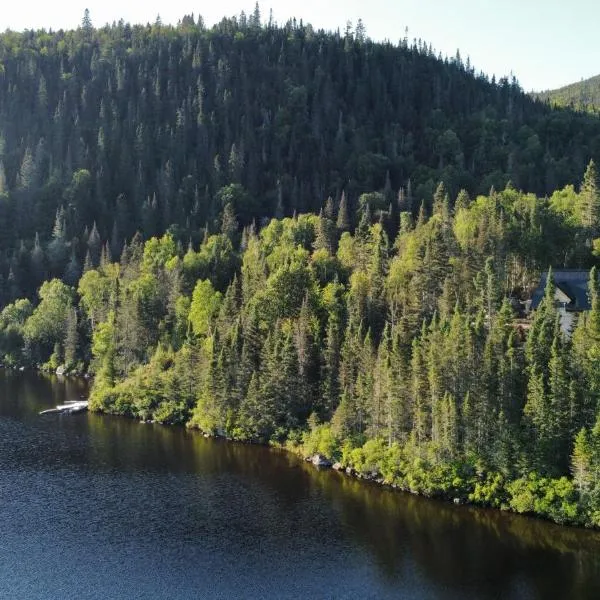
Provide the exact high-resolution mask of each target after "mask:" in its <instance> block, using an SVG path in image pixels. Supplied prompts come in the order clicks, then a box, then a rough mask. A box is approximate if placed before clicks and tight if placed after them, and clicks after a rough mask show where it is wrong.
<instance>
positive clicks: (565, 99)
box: [535, 75, 600, 112]
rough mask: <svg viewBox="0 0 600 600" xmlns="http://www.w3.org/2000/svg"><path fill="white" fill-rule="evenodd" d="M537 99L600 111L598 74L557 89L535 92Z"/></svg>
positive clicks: (579, 108)
mask: <svg viewBox="0 0 600 600" xmlns="http://www.w3.org/2000/svg"><path fill="white" fill-rule="evenodd" d="M535 97H537V98H538V99H539V100H542V101H543V102H546V101H548V102H549V103H550V104H553V105H556V106H568V107H572V108H575V109H577V110H584V111H589V112H600V75H596V76H595V77H591V78H590V79H586V80H585V81H579V82H577V83H572V84H571V85H566V86H565V87H562V88H559V89H557V90H549V91H546V92H540V93H538V94H535Z"/></svg>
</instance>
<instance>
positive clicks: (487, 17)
mask: <svg viewBox="0 0 600 600" xmlns="http://www.w3.org/2000/svg"><path fill="white" fill-rule="evenodd" d="M2 4H3V6H2V7H1V8H0V31H4V30H5V29H12V30H17V31H19V30H23V29H40V28H45V29H54V30H56V29H61V28H62V29H70V28H74V27H77V26H78V25H79V23H80V22H81V18H82V16H83V12H84V9H85V8H88V9H89V10H90V15H91V18H92V22H93V24H94V25H95V26H97V27H98V26H101V25H104V24H105V23H112V22H113V21H118V20H119V19H121V18H122V19H123V20H124V21H126V22H130V23H147V22H154V21H155V19H156V16H157V15H160V17H161V20H162V22H163V23H177V21H178V20H179V19H180V18H181V17H182V16H183V15H186V14H192V13H193V14H194V15H195V16H196V17H197V16H198V14H201V15H202V17H203V18H204V20H205V22H206V23H207V24H209V25H212V24H213V23H215V22H217V21H219V20H220V19H221V18H222V17H223V16H233V15H239V13H240V12H241V11H242V10H244V11H245V12H246V13H251V12H252V11H253V9H254V0H219V1H217V2H215V1H214V0H213V1H210V2H207V1H206V0H204V1H203V0H196V1H195V2H194V1H190V0H144V1H143V2H140V1H138V0H129V2H124V1H123V0H82V1H80V0H58V1H57V2H50V1H49V0H44V1H40V0H29V1H24V0H22V1H20V2H18V1H14V0H4V1H3V2H2ZM260 8H261V13H262V16H263V19H265V20H266V19H267V18H268V16H269V11H270V10H272V11H273V17H274V19H275V21H277V22H278V23H284V22H285V21H287V19H288V18H290V17H296V18H297V19H298V20H299V19H303V20H304V22H305V23H312V25H313V26H314V27H315V28H324V29H333V30H335V29H338V28H339V29H341V30H343V29H344V28H345V26H346V22H347V21H352V22H353V23H354V24H355V23H356V21H357V20H358V19H359V18H361V19H362V20H363V22H364V24H365V25H366V28H367V35H368V36H369V37H370V38H372V39H373V40H376V41H378V40H384V39H388V40H390V41H392V42H394V43H395V42H397V41H398V40H399V39H401V38H403V37H404V34H405V31H406V29H407V28H408V38H409V40H413V39H419V38H421V39H422V40H425V41H427V42H428V43H431V44H432V46H433V47H434V49H435V50H436V52H438V51H439V52H441V53H442V55H448V56H454V55H455V54H456V50H457V49H459V50H460V53H461V56H462V58H463V60H465V59H466V58H467V56H468V57H469V58H470V60H471V64H472V65H473V66H474V67H475V68H476V69H477V71H483V72H485V73H487V74H488V75H490V76H491V75H496V77H497V78H498V77H502V76H504V75H508V76H510V75H511V74H514V76H515V77H516V78H517V80H518V81H519V83H520V84H521V86H522V87H523V88H524V89H525V90H526V91H531V90H536V91H541V90H546V89H554V88H557V87H560V86H563V85H566V84H569V83H573V82H576V81H580V80H581V79H587V78H588V77H592V76H594V75H598V74H600V35H599V32H600V28H599V26H598V23H600V0H567V1H565V0H302V1H301V2H297V1H296V2H293V1H291V0H262V1H261V2H260Z"/></svg>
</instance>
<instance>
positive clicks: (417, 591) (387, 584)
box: [0, 370, 600, 600]
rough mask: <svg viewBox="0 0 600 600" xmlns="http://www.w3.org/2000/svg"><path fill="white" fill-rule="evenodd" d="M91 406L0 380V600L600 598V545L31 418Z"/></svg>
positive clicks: (75, 419)
mask: <svg viewBox="0 0 600 600" xmlns="http://www.w3.org/2000/svg"><path fill="white" fill-rule="evenodd" d="M85 394H86V388H85V382H82V381H78V380H67V381H65V380H63V381H59V380H57V379H56V378H54V377H45V376H41V375H37V374H31V373H12V372H4V371H2V370H0V598H9V599H20V598H24V599H28V600H29V599H42V598H44V599H46V598H48V599H67V598H77V599H85V598H102V599H116V598H126V599H135V598H144V599H148V598H160V599H163V598H164V599H166V598H173V599H186V598H227V599H229V598H244V599H245V598H276V599H285V598H301V599H302V598H360V599H363V598H411V599H412V598H427V599H429V598H432V599H434V598H444V599H445V598H452V599H454V598H469V599H479V598H482V599H488V598H490V599H491V598H494V599H511V598H519V599H520V598H540V599H547V598H558V599H561V600H568V599H578V598H590V599H594V600H598V599H599V598H600V534H597V533H592V532H588V531H581V530H572V529H566V528H561V527H558V526H554V525H551V524H548V523H544V522H541V521H536V520H532V519H526V518H523V517H517V516H513V515H506V514H500V513H496V512H493V511H482V510H475V509H470V508H466V507H454V506H451V505H447V504H444V503H439V502H435V501H428V500H424V499H421V498H415V497H412V496H410V495H406V494H401V493H396V492H393V491H391V490H385V489H381V488H379V487H377V486H375V485H371V484H365V483H361V482H358V481H355V480H352V479H349V478H346V477H345V476H342V475H340V474H338V473H335V472H330V471H325V472H320V471H317V470H316V469H315V468H314V467H312V466H310V465H307V464H305V463H303V462H301V461H299V460H297V459H296V458H295V457H293V456H290V455H288V454H285V453H281V452H277V451H273V450H269V449H266V448H259V447H249V446H243V445H238V444H231V443H223V442H215V441H212V440H205V439H204V438H203V437H202V436H200V435H198V434H195V433H193V432H187V431H185V430H184V429H177V428H166V427H160V426H157V425H142V424H139V423H137V422H133V421H129V420H126V419H119V418H111V417H104V416H99V415H93V414H80V415H73V416H65V415H44V416H39V415H38V412H39V411H40V410H43V409H45V408H48V407H51V406H53V405H55V404H57V403H60V402H62V401H64V400H67V399H76V398H79V397H80V396H82V395H83V396H85Z"/></svg>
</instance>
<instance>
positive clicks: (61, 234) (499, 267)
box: [0, 15, 600, 525]
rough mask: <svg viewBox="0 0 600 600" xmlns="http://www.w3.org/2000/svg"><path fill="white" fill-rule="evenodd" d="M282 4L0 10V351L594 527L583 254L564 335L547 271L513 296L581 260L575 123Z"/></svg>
mask: <svg viewBox="0 0 600 600" xmlns="http://www.w3.org/2000/svg"><path fill="white" fill-rule="evenodd" d="M290 27H291V26H290V25H289V24H288V25H286V26H284V27H281V28H278V27H275V26H272V25H271V26H269V28H266V27H265V28H263V27H262V26H261V23H260V15H255V16H253V18H252V20H251V23H250V22H249V21H248V22H247V23H246V24H242V23H241V22H238V21H235V20H231V19H225V20H224V21H222V22H221V23H220V24H218V25H216V26H215V27H214V28H213V29H210V30H208V29H206V28H205V27H201V26H197V25H195V24H194V23H191V22H189V20H188V21H186V22H185V23H183V22H182V23H181V24H180V25H179V26H177V27H169V26H164V25H162V24H160V23H157V24H155V25H154V26H152V27H141V26H133V27H125V28H123V27H122V26H121V25H115V26H114V27H110V26H109V27H105V28H102V29H94V27H93V26H92V24H91V23H89V22H86V23H85V24H84V27H82V28H81V29H80V30H78V31H76V32H57V33H47V32H44V33H41V32H29V33H28V34H27V35H21V34H14V33H10V32H9V33H5V34H0V63H1V64H2V68H3V76H2V77H1V78H0V122H2V123H8V124H10V127H6V128H5V130H4V131H3V133H2V136H1V137H0V146H1V150H0V155H1V158H2V160H1V161H0V306H3V307H4V309H3V310H2V312H1V313H0V354H1V357H2V362H3V363H8V364H10V365H19V364H23V363H30V364H31V363H33V364H39V365H42V364H44V363H45V364H46V365H47V366H48V367H50V368H55V367H56V366H58V365H59V364H64V365H66V366H67V367H68V368H70V369H77V370H79V369H85V368H87V369H88V370H89V371H90V372H92V373H94V374H95V381H94V386H93V390H92V394H91V397H90V402H91V407H92V409H95V410H101V411H106V412H112V413H116V414H122V415H127V416H131V417H135V418H140V419H144V420H153V421H157V422H160V423H165V424H186V425H188V426H190V427H195V428H198V429H200V430H202V431H203V432H205V433H208V434H212V435H219V436H226V437H230V438H235V439H239V440H244V441H249V442H264V443H278V444H281V443H285V441H286V439H287V440H288V442H289V443H290V444H295V445H296V446H298V447H300V449H301V451H303V452H304V453H306V454H314V453H317V452H318V453H321V454H324V455H326V456H329V457H331V458H334V459H337V460H340V461H341V462H342V463H343V464H344V466H348V467H351V468H353V469H354V470H355V471H357V472H358V473H359V474H360V475H361V476H365V477H376V478H377V479H383V480H384V481H386V482H388V483H392V484H394V485H396V486H399V487H401V488H402V489H407V490H411V491H414V492H416V493H422V494H426V495H430V496H441V497H448V498H458V499H460V500H467V499H469V500H470V501H471V502H475V503H478V504H483V505H487V506H495V507H503V508H510V509H511V510H515V511H518V512H526V513H535V514H540V515H542V516H544V517H546V518H549V519H553V520H556V521H558V522H568V523H575V522H576V523H581V524H585V525H599V524H600V516H599V515H600V450H599V448H600V441H599V440H600V425H598V424H597V418H598V417H597V413H598V406H600V375H599V373H600V300H599V298H600V290H599V289H598V285H599V284H598V278H597V275H596V271H595V269H592V271H591V276H590V294H589V295H590V301H591V310H590V311H589V312H588V313H587V314H584V315H581V316H580V317H579V319H578V322H577V326H576V328H575V331H574V332H573V335H572V338H568V337H566V336H564V335H563V334H562V333H561V331H560V329H559V327H558V323H559V321H558V320H557V317H558V311H557V309H556V307H555V301H554V292H555V288H554V287H553V284H552V282H551V278H550V277H549V278H548V279H549V280H550V282H549V284H548V286H547V290H546V294H545V298H544V300H543V301H542V303H541V305H540V306H539V307H538V308H537V309H536V311H535V315H534V316H533V317H531V316H529V317H527V318H528V321H524V320H523V318H525V317H526V316H525V315H518V314H517V313H518V312H519V310H520V308H519V307H520V303H519V301H525V300H527V299H528V298H529V297H530V296H531V292H532V291H533V290H534V289H535V288H536V287H537V285H538V282H539V278H540V275H541V274H542V273H543V272H546V271H547V270H548V267H549V266H557V267H563V268H571V267H578V268H581V267H584V268H590V267H593V266H594V265H596V262H597V254H598V248H597V246H598V244H597V240H598V239H600V208H599V206H600V200H599V194H598V181H597V175H596V172H595V166H594V162H593V161H591V162H589V163H588V168H587V170H585V165H586V163H587V161H588V160H589V159H590V158H594V159H596V161H597V160H598V159H599V158H600V156H598V155H597V152H598V148H600V145H599V144H598V140H600V122H599V121H598V120H597V119H596V118H592V117H591V116H589V115H582V114H577V113H574V112H571V111H568V110H561V111H553V110H551V109H550V108H548V107H544V106H542V105H541V104H539V103H536V102H534V101H532V100H531V99H530V98H528V97H527V96H525V95H524V94H523V93H522V91H521V90H520V89H519V88H518V86H517V85H516V83H510V82H508V81H506V80H503V81H501V82H500V83H499V84H492V83H490V82H488V81H487V80H486V79H485V77H475V76H474V75H473V73H472V71H471V70H469V69H466V68H464V66H462V65H461V64H460V63H458V62H457V63H454V62H450V63H448V62H444V61H440V60H437V59H436V58H435V57H433V56H431V55H430V53H429V51H428V50H426V49H424V48H423V47H422V46H420V45H419V44H417V45H416V46H414V47H407V46H406V44H404V43H403V44H401V45H400V46H398V47H394V46H393V45H391V44H374V43H373V42H370V41H369V40H367V39H365V38H364V35H360V36H358V35H357V36H354V37H352V36H348V37H347V38H346V39H345V40H344V43H343V44H340V40H339V36H338V35H337V34H330V33H325V32H316V33H315V31H313V30H312V28H309V27H308V26H304V25H299V26H294V27H292V28H291V29H290ZM125 31H127V32H128V33H127V34H126V35H125V33H124V32H125ZM242 42H243V43H242ZM341 53H343V54H341ZM124 57H125V58H124ZM165 65H168V68H163V67H164V66H165ZM214 65H217V66H218V68H213V66H214ZM366 72H368V73H369V74H370V77H368V78H365V77H364V74H365V73H366ZM323 73H326V74H327V76H326V77H325V78H324V76H323ZM348 81H352V82H357V83H356V85H354V86H348V85H347V83H348ZM372 81H386V82H388V83H389V82H395V84H394V85H384V86H379V88H380V89H379V88H378V89H377V91H376V93H375V92H374V91H373V90H371V89H369V85H370V84H369V82H372ZM431 82H437V83H436V85H435V86H433V87H435V89H436V90H437V92H436V93H435V94H431V93H430V91H431V90H430V88H431ZM396 84H398V85H400V87H402V90H403V93H402V94H400V95H398V94H396V93H395V92H394V91H393V90H395V89H397V88H398V85H396ZM438 84H439V85H438ZM32 90H33V94H32ZM140 90H141V91H140ZM466 99H468V102H467V100H466ZM32 102H33V104H32ZM467 104H468V106H467ZM340 107H342V108H343V110H342V109H341V108H340ZM24 108H27V111H26V113H27V114H25V113H24V112H23V111H24ZM357 124H358V125H357ZM574 139H576V140H577V144H576V145H577V148H576V149H575V150H574V147H573V143H574V142H573V140H574ZM399 140H400V141H401V143H399ZM50 157H52V160H50ZM584 171H585V175H584ZM582 176H583V181H582V185H581V187H577V186H575V185H573V184H574V183H575V182H577V181H578V180H579V179H581V178H582ZM509 180H512V185H509V184H506V182H507V181H509ZM565 185H566V186H567V187H564V188H563V189H560V187H561V186H565ZM491 186H494V188H493V189H491V190H490V187H491ZM463 188H464V189H463ZM459 190H460V192H459ZM518 190H526V191H525V192H522V191H518ZM484 194H486V195H484ZM548 197H549V199H548ZM324 198H328V199H327V201H326V202H325V204H324V206H322V204H323V200H324ZM454 198H456V201H455V202H454V201H453V200H454ZM471 198H474V200H471ZM418 207H420V209H419V210H417V209H418ZM286 215H287V216H286ZM291 215H293V216H291ZM273 217H275V218H273ZM354 228H356V229H354ZM138 231H139V233H136V232H138ZM38 232H39V233H38ZM215 232H219V233H215ZM144 240H145V241H144ZM53 277H54V279H51V280H50V281H46V280H47V279H49V278H53ZM61 277H62V278H63V279H64V282H61V281H60V279H59V278H61ZM67 284H69V285H73V287H76V289H77V295H75V294H74V291H73V289H72V288H71V287H69V285H67ZM38 287H39V301H37V300H36V301H35V302H32V300H33V299H34V298H35V292H36V289H37V288H38ZM25 298H28V300H27V299H25ZM517 317H521V319H518V318H517ZM311 415H313V416H312V417H311ZM317 419H319V420H317ZM570 476H571V477H572V479H570V478H569V477H570Z"/></svg>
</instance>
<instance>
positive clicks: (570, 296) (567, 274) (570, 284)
mask: <svg viewBox="0 0 600 600" xmlns="http://www.w3.org/2000/svg"><path fill="white" fill-rule="evenodd" d="M552 278H553V279H554V284H555V286H556V290H555V292H554V306H556V308H557V309H558V312H559V314H560V327H561V329H562V331H563V332H564V334H565V335H570V334H571V333H572V331H573V325H574V322H575V315H576V314H577V313H580V312H583V311H586V310H590V308H591V307H590V299H589V296H588V284H589V278H590V272H589V271H586V270H583V269H566V270H562V271H552ZM547 279H548V273H547V272H546V273H543V274H542V278H541V281H540V284H539V285H538V287H537V289H536V290H535V292H534V293H533V296H532V297H531V300H530V301H529V302H528V304H529V306H528V307H527V312H530V311H533V310H535V309H536V308H537V307H538V306H539V305H540V302H541V301H542V299H543V297H544V292H545V289H546V281H547Z"/></svg>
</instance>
